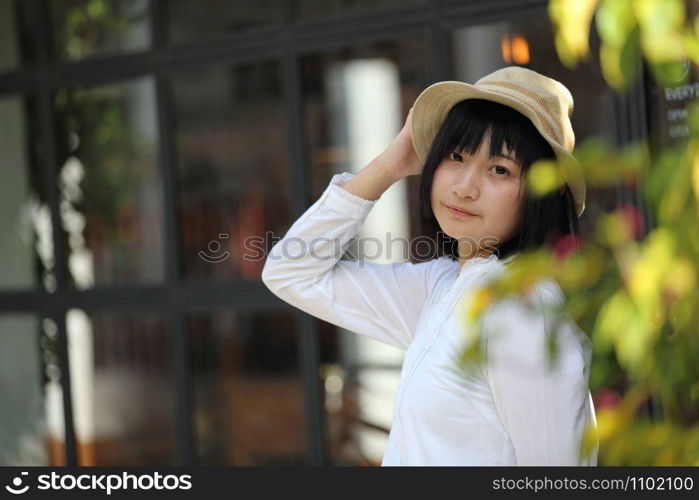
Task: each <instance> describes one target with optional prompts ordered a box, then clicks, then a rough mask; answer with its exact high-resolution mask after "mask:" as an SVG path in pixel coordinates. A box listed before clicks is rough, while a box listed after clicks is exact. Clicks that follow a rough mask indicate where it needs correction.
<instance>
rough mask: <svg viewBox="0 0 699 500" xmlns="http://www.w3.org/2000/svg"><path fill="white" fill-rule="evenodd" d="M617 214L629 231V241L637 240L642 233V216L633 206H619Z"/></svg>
mask: <svg viewBox="0 0 699 500" xmlns="http://www.w3.org/2000/svg"><path fill="white" fill-rule="evenodd" d="M617 213H618V214H619V215H620V216H621V217H622V218H623V219H624V220H626V224H627V226H628V227H629V229H630V230H631V239H634V240H636V239H638V238H640V237H641V233H642V232H643V227H644V224H643V216H642V215H641V212H639V210H638V208H636V207H635V206H634V205H629V204H626V205H621V206H620V207H618V208H617Z"/></svg>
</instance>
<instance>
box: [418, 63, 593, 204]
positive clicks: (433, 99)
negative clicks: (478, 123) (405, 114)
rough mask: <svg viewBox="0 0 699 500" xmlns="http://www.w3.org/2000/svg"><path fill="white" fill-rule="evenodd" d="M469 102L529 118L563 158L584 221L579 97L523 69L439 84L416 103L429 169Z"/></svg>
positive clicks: (420, 140)
mask: <svg viewBox="0 0 699 500" xmlns="http://www.w3.org/2000/svg"><path fill="white" fill-rule="evenodd" d="M464 99H486V100H489V101H494V102H498V103H500V104H504V105H505V106H509V107H511V108H514V109H516V110H517V111H519V112H520V113H522V114H523V115H524V116H526V117H527V118H529V119H530V120H531V121H532V123H533V124H534V126H535V127H536V129H537V130H538V131H539V133H540V134H541V136H542V137H543V138H544V139H545V140H546V142H548V143H549V144H550V145H551V148H552V149H553V151H554V152H555V154H556V157H557V158H558V164H559V166H560V169H561V175H562V177H563V179H564V181H565V182H566V184H568V186H569V187H570V190H571V192H572V193H573V198H574V200H575V209H576V214H577V216H578V217H580V215H581V214H582V213H583V211H584V210H585V193H586V188H585V177H584V176H583V173H582V169H581V167H580V164H579V163H578V162H577V160H575V158H574V157H573V155H572V151H573V147H574V146H575V134H574V133H573V126H572V125H571V123H570V117H571V115H572V114H573V96H572V95H571V94H570V91H569V90H568V89H567V88H566V87H565V85H563V84H562V83H560V82H558V81H556V80H554V79H552V78H549V77H547V76H544V75H542V74H539V73H537V72H536V71H532V70H530V69H527V68H521V67H519V66H509V67H506V68H501V69H499V70H497V71H494V72H493V73H490V74H489V75H486V76H484V77H483V78H481V79H480V80H478V81H477V82H476V83H475V84H473V85H471V84H469V83H465V82H460V81H444V82H438V83H435V84H433V85H430V86H429V87H427V88H426V89H425V90H424V91H423V92H422V93H421V94H420V95H419V96H418V98H417V99H416V100H415V103H414V104H413V110H412V118H411V121H410V126H411V133H412V140H413V145H414V147H415V152H416V153H417V156H418V158H419V159H420V161H421V162H422V163H423V164H424V163H425V161H426V160H427V155H428V153H429V151H430V147H431V146H432V142H433V141H434V138H435V137H436V135H437V132H438V131H439V129H440V127H441V126H442V123H443V122H444V119H445V118H446V117H447V114H448V113H449V110H451V108H452V107H453V106H454V105H455V104H456V103H457V102H459V101H462V100H464Z"/></svg>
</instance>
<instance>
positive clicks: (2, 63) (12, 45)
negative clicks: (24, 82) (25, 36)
mask: <svg viewBox="0 0 699 500" xmlns="http://www.w3.org/2000/svg"><path fill="white" fill-rule="evenodd" d="M21 7H22V5H21V2H20V0H0V73H2V72H4V71H9V70H12V69H15V68H17V67H18V66H20V64H21V63H22V62H24V61H23V60H22V57H21V55H22V52H23V51H22V47H21V46H20V36H19V30H20V29H21V28H22V27H24V25H23V24H20V15H19V14H20V12H21Z"/></svg>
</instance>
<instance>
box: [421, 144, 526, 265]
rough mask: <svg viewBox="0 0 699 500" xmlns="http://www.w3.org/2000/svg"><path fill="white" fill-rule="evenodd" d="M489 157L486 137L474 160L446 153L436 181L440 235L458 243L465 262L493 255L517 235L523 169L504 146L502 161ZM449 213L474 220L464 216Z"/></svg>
mask: <svg viewBox="0 0 699 500" xmlns="http://www.w3.org/2000/svg"><path fill="white" fill-rule="evenodd" d="M489 151H490V139H489V138H488V134H486V135H485V136H484V138H483V141H482V143H481V145H480V148H479V149H478V151H476V153H475V154H474V155H469V154H468V153H467V152H460V151H449V152H447V154H446V155H445V157H444V158H443V159H442V162H441V163H440V164H439V165H438V166H437V170H436V171H435V173H434V179H433V181H432V191H431V204H432V211H433V212H434V215H435V217H436V218H437V221H438V222H439V225H440V227H441V229H442V231H443V232H444V233H446V234H447V235H449V236H451V237H452V238H455V239H459V257H460V259H461V260H462V261H463V260H466V259H469V258H472V257H475V256H476V255H489V254H491V253H492V250H493V248H494V247H496V246H498V245H500V244H501V243H504V242H505V241H506V240H508V239H509V238H510V237H512V236H513V235H514V234H515V232H516V229H517V227H518V226H519V221H520V218H521V213H522V206H523V203H522V202H523V199H524V186H522V192H521V193H520V183H521V182H524V181H523V180H520V170H521V165H519V164H518V163H517V162H516V161H515V160H514V153H513V152H508V151H507V150H506V149H505V147H504V145H503V149H502V151H501V154H500V155H496V156H494V157H492V158H489ZM522 179H523V178H522ZM449 207H453V208H455V209H461V210H466V211H468V212H470V213H471V214H473V215H462V214H460V213H458V212H454V211H452V210H450V209H449Z"/></svg>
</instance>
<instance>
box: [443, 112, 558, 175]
mask: <svg viewBox="0 0 699 500" xmlns="http://www.w3.org/2000/svg"><path fill="white" fill-rule="evenodd" d="M444 129H445V130H444V135H443V142H442V141H440V142H442V144H444V148H443V150H442V151H441V154H442V156H443V155H444V154H446V153H447V152H448V151H451V150H458V151H464V152H466V153H468V154H470V155H473V154H475V153H476V151H478V148H479V147H480V145H481V144H482V142H483V140H484V139H486V138H488V139H490V151H489V155H490V156H491V157H492V156H495V155H497V154H500V153H501V152H502V150H503V146H504V148H505V150H506V151H507V152H508V154H512V155H513V159H514V160H515V161H516V162H517V163H519V164H520V165H521V166H522V167H523V168H522V171H521V172H523V171H524V170H525V169H527V168H528V167H529V166H530V165H531V164H532V163H534V161H536V160H537V159H539V158H542V157H554V153H553V149H551V146H550V145H549V144H548V143H547V142H546V141H545V140H544V138H543V137H541V135H540V134H539V131H538V130H537V129H536V127H534V124H533V123H532V122H531V121H530V120H529V119H528V118H527V117H526V116H524V115H523V114H521V113H520V112H519V111H517V110H515V109H512V108H510V107H508V106H505V105H503V104H500V103H497V102H493V101H487V100H484V99H467V100H465V101H460V102H458V103H457V104H456V105H455V106H454V107H453V108H452V109H451V110H450V111H449V114H448V115H447V118H446V119H445V121H444Z"/></svg>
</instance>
